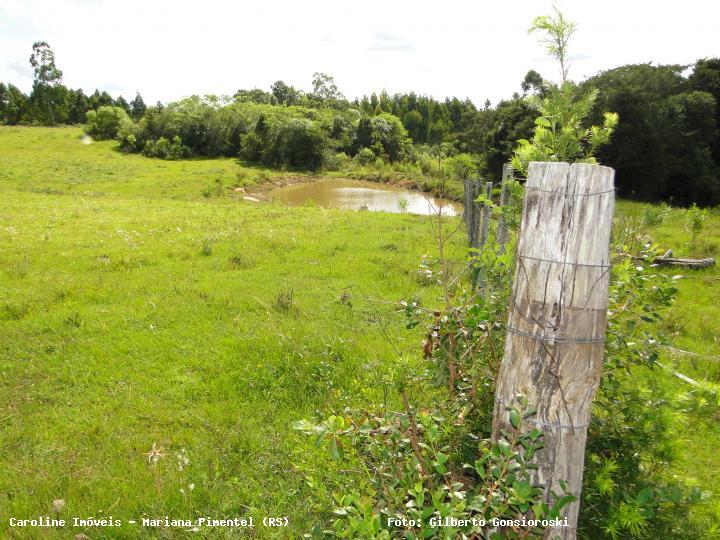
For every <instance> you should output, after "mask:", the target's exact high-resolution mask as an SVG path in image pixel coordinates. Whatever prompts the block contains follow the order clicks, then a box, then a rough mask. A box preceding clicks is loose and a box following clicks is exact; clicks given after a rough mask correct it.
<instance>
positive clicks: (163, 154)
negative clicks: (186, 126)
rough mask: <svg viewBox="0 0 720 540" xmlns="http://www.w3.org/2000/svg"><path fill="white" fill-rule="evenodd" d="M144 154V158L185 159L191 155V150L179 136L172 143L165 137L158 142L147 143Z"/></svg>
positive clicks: (149, 141)
mask: <svg viewBox="0 0 720 540" xmlns="http://www.w3.org/2000/svg"><path fill="white" fill-rule="evenodd" d="M142 153H143V155H144V156H147V157H154V158H160V159H183V158H187V157H189V156H190V154H191V152H190V149H189V148H188V147H187V146H185V145H184V144H183V142H182V140H181V139H180V137H178V136H177V135H175V137H173V139H172V142H171V141H169V140H167V139H166V138H165V137H160V138H159V139H158V140H156V141H153V140H148V141H146V142H145V147H144V148H143V152H142Z"/></svg>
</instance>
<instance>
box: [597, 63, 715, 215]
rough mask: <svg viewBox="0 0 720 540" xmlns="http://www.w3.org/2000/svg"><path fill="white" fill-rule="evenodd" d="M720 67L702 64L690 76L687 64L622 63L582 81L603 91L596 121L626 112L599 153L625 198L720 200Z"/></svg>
mask: <svg viewBox="0 0 720 540" xmlns="http://www.w3.org/2000/svg"><path fill="white" fill-rule="evenodd" d="M717 65H718V60H711V61H708V60H702V61H699V62H698V63H697V64H696V66H695V71H694V72H693V74H692V75H691V76H690V77H689V78H685V77H683V71H684V69H685V68H684V66H675V65H668V66H652V65H650V64H638V65H631V66H623V67H620V68H616V69H611V70H608V71H605V72H603V73H600V74H598V75H596V76H594V77H591V78H590V79H588V80H587V81H585V83H583V86H584V87H585V88H586V89H588V90H589V89H597V90H598V99H597V102H596V106H595V114H594V118H593V120H594V121H595V122H597V121H599V116H600V111H603V110H611V111H615V112H617V113H618V114H619V115H620V123H619V124H618V126H617V129H616V131H615V134H614V135H613V138H612V140H611V141H610V144H608V145H607V146H605V147H603V148H602V149H601V150H600V151H599V152H598V157H599V159H600V160H601V161H602V162H603V163H605V164H607V165H610V166H612V167H614V168H615V170H616V185H617V189H618V194H619V195H620V196H623V197H628V198H636V199H641V200H648V201H660V200H664V201H671V202H674V203H677V204H689V203H691V202H698V203H700V204H705V205H714V204H718V203H720V169H719V166H720V162H719V161H718V124H717V118H718V101H717V98H716V96H715V95H713V93H712V91H713V89H714V90H715V92H717V86H714V84H715V82H716V81H717V79H715V78H714V77H717V75H718V71H717ZM713 66H716V67H715V68H713ZM696 72H697V75H696V74H695V73H696ZM705 89H707V90H710V91H706V90H705Z"/></svg>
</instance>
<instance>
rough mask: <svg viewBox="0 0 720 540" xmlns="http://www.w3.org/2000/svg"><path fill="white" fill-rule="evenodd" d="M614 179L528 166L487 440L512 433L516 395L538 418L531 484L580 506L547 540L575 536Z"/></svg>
mask: <svg viewBox="0 0 720 540" xmlns="http://www.w3.org/2000/svg"><path fill="white" fill-rule="evenodd" d="M614 175H615V172H614V171H613V170H612V169H610V168H608V167H602V166H600V165H591V164H587V163H575V164H572V165H569V164H567V163H531V164H530V168H529V171H528V179H527V183H526V184H525V200H524V204H523V214H522V223H521V226H520V237H519V239H518V247H517V258H516V267H515V274H514V281H513V292H512V297H511V300H510V306H509V316H508V326H507V338H506V340H505V351H504V354H503V359H502V363H501V365H500V372H499V374H498V379H497V385H496V393H495V411H494V418H493V440H498V439H499V438H500V436H501V431H502V430H506V431H511V430H512V426H511V424H510V420H509V415H508V411H507V409H506V406H507V405H509V404H510V403H511V402H512V401H513V400H514V398H515V397H516V396H517V395H518V394H523V395H525V396H526V397H527V399H528V402H529V405H530V406H531V407H535V408H536V409H537V413H536V414H535V415H534V416H531V417H529V418H527V419H525V420H523V421H522V427H521V429H523V430H529V429H533V428H538V429H539V430H541V431H542V432H543V433H544V448H543V449H542V450H539V451H538V452H537V454H535V456H534V457H533V461H534V462H535V463H536V464H537V466H538V469H537V470H536V471H534V472H533V473H532V474H533V478H532V480H533V482H534V483H536V484H538V485H542V486H544V489H545V496H546V498H547V497H549V492H550V490H554V491H555V492H556V493H562V489H561V487H560V481H561V480H564V481H565V482H567V488H568V491H569V492H570V493H572V494H573V495H575V496H576V497H577V498H578V501H576V502H574V503H572V504H570V505H568V506H566V507H565V508H564V509H563V511H562V512H561V514H563V515H564V516H566V517H567V519H568V523H569V526H568V527H560V528H553V529H551V530H549V531H548V532H547V534H546V537H552V538H555V537H558V538H563V539H574V538H575V537H576V532H577V514H578V508H579V504H580V503H579V498H580V492H581V489H582V477H583V466H584V463H583V460H584V452H585V441H586V437H587V426H588V423H589V420H590V414H591V407H592V400H593V397H594V395H595V392H596V390H597V387H598V385H599V382H600V371H601V367H602V361H603V355H604V349H605V344H604V340H605V326H606V322H607V307H608V286H609V281H610V255H609V249H608V247H609V241H610V225H611V222H612V215H613V209H614V201H615V198H614V193H613V178H614Z"/></svg>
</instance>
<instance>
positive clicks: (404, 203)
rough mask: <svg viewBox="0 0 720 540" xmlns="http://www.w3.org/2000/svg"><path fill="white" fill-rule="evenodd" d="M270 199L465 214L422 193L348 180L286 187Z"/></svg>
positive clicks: (456, 206) (298, 203)
mask: <svg viewBox="0 0 720 540" xmlns="http://www.w3.org/2000/svg"><path fill="white" fill-rule="evenodd" d="M271 196H272V197H273V198H274V199H277V200H280V201H282V202H284V203H286V204H289V205H291V206H303V205H305V204H308V202H312V203H314V204H317V205H318V206H322V207H324V208H344V209H348V210H361V209H367V210H370V211H373V212H392V213H396V214H397V213H402V212H408V213H410V214H422V215H428V214H431V213H432V214H434V213H436V212H437V209H438V208H442V212H443V214H444V215H447V216H456V215H459V214H462V206H461V205H460V204H458V203H455V202H453V201H449V200H447V199H439V198H437V197H430V196H429V195H427V194H425V193H422V192H421V191H415V190H409V189H404V188H401V187H397V186H392V185H387V184H380V183H377V182H368V181H365V180H351V179H349V178H326V179H322V180H318V181H315V182H307V183H303V184H295V185H292V186H286V187H282V188H279V189H276V190H275V191H273V192H272V193H271Z"/></svg>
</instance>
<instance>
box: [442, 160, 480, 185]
mask: <svg viewBox="0 0 720 540" xmlns="http://www.w3.org/2000/svg"><path fill="white" fill-rule="evenodd" d="M445 169H446V174H447V175H448V177H450V178H452V179H454V180H463V179H465V178H471V177H473V176H475V175H476V174H477V172H478V167H477V163H476V162H475V158H474V157H473V156H471V155H470V154H457V155H455V156H452V157H450V158H448V159H446V160H445Z"/></svg>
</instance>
